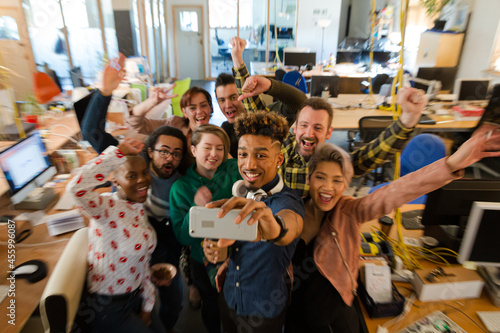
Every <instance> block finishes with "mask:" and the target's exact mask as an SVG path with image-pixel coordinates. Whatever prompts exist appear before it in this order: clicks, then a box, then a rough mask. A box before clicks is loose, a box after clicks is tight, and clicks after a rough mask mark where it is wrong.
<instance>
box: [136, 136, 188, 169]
mask: <svg viewBox="0 0 500 333" xmlns="http://www.w3.org/2000/svg"><path fill="white" fill-rule="evenodd" d="M161 135H166V136H171V137H174V138H177V139H179V140H181V142H182V160H181V164H180V165H179V167H180V166H188V164H189V163H190V161H189V152H188V151H187V139H186V136H185V135H184V133H182V131H181V130H180V129H178V128H175V127H171V126H161V127H158V128H157V129H155V130H154V131H153V133H151V134H150V135H149V136H148V137H147V139H146V141H145V142H144V147H143V148H142V152H141V156H142V158H143V159H144V160H145V161H146V165H149V164H150V163H151V158H150V157H149V154H148V151H149V149H154V147H155V145H156V142H158V138H159V137H160V136H161ZM186 168H187V167H183V168H179V171H181V173H184V172H185V170H186Z"/></svg>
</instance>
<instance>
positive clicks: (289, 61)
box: [284, 51, 316, 67]
mask: <svg viewBox="0 0 500 333" xmlns="http://www.w3.org/2000/svg"><path fill="white" fill-rule="evenodd" d="M284 64H285V66H298V67H300V66H304V65H307V64H313V65H315V64H316V53H314V52H287V51H285V55H284Z"/></svg>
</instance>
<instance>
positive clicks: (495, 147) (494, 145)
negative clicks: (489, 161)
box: [472, 123, 500, 151]
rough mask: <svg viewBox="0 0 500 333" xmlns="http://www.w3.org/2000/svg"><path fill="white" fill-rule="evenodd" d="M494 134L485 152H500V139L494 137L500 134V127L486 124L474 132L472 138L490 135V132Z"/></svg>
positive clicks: (487, 143)
mask: <svg viewBox="0 0 500 333" xmlns="http://www.w3.org/2000/svg"><path fill="white" fill-rule="evenodd" d="M490 131H491V132H492V134H491V137H490V139H489V140H488V141H486V146H485V150H486V151H500V137H498V135H493V134H495V133H499V132H500V125H496V124H489V123H484V124H482V125H481V126H479V128H478V129H477V130H475V131H474V133H473V134H472V136H476V135H478V136H482V135H488V132H490Z"/></svg>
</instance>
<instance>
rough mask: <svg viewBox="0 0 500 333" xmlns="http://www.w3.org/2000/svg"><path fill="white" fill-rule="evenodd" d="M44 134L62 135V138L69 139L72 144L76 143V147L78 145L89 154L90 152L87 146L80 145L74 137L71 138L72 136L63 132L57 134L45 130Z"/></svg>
mask: <svg viewBox="0 0 500 333" xmlns="http://www.w3.org/2000/svg"><path fill="white" fill-rule="evenodd" d="M46 135H56V136H62V137H63V138H66V139H68V140H70V141H71V142H73V143H74V144H76V145H77V146H78V147H80V148H81V149H83V150H85V151H86V152H87V153H89V154H92V153H91V152H90V151H89V150H88V149H87V147H84V146H83V145H81V144H80V143H79V142H78V141H76V140H75V139H73V138H72V137H69V136H67V135H64V134H59V133H52V132H47V133H46Z"/></svg>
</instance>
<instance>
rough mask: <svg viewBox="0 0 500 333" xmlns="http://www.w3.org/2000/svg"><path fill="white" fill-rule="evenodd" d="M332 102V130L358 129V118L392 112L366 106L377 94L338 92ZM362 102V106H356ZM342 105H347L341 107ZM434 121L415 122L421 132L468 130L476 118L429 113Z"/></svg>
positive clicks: (474, 125) (376, 97)
mask: <svg viewBox="0 0 500 333" xmlns="http://www.w3.org/2000/svg"><path fill="white" fill-rule="evenodd" d="M328 101H329V102H330V103H332V104H333V122H332V124H333V130H334V131H351V130H358V129H359V119H361V118H362V117H366V116H391V115H392V112H390V111H384V110H378V109H373V108H368V107H369V106H370V105H372V107H374V106H375V105H376V104H377V102H378V101H379V98H378V95H373V96H372V99H371V100H370V97H369V95H363V94H352V95H349V94H340V95H339V96H338V97H336V98H329V99H328ZM360 103H361V104H362V106H363V107H364V108H359V107H357V106H358V105H359V104H360ZM343 107H349V108H348V109H343ZM429 117H430V118H432V119H434V120H435V121H436V124H435V125H423V124H417V128H419V129H421V131H423V132H468V131H470V130H471V129H473V128H474V127H476V125H477V122H478V120H455V119H454V118H453V116H438V115H429Z"/></svg>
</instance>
